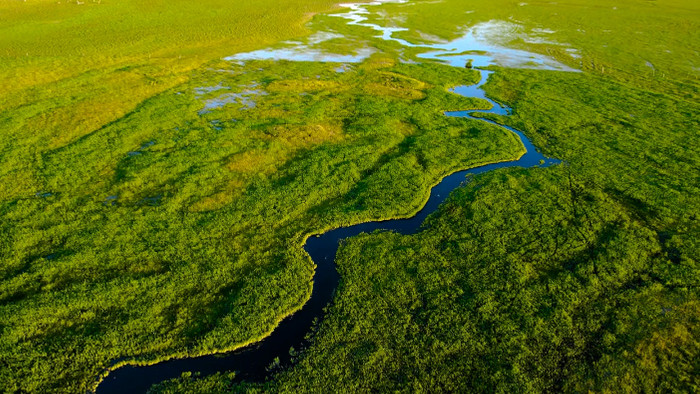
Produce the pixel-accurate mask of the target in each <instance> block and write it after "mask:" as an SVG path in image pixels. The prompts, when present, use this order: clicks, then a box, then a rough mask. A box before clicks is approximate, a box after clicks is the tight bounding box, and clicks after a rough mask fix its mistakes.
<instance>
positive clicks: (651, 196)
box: [155, 1, 700, 393]
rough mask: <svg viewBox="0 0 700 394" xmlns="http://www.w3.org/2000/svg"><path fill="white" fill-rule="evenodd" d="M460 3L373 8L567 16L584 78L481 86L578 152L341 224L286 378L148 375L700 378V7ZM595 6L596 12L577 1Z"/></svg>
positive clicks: (649, 383)
mask: <svg viewBox="0 0 700 394" xmlns="http://www.w3.org/2000/svg"><path fill="white" fill-rule="evenodd" d="M457 3H458V2H450V1H446V2H442V3H439V4H434V5H433V4H428V2H426V3H419V4H418V5H417V6H416V7H422V9H421V10H420V12H408V11H407V9H408V7H407V6H405V5H394V6H391V5H388V6H386V7H385V9H391V8H392V7H393V8H394V12H393V13H392V12H391V11H389V12H385V13H378V14H377V15H380V16H379V17H377V20H384V21H385V22H386V23H391V21H392V20H395V19H394V18H395V17H396V16H397V15H399V16H401V15H403V16H405V19H404V20H406V21H408V22H404V23H409V24H413V23H415V26H420V28H421V29H423V33H430V34H437V35H443V36H445V35H449V34H451V33H445V34H441V31H442V32H446V31H447V32H449V31H450V30H449V29H450V27H449V20H450V18H452V17H454V16H455V15H458V16H457V17H454V18H455V19H459V20H463V19H461V18H460V17H459V15H462V13H457V12H445V9H446V8H447V7H448V6H452V7H460V6H461V7H464V8H468V9H469V10H473V9H477V12H475V13H473V14H468V15H469V17H471V18H474V19H473V20H472V22H474V23H475V22H478V21H480V20H488V19H490V18H492V17H496V15H495V14H497V13H500V15H504V14H505V15H507V14H509V13H511V14H515V15H516V18H517V20H518V21H522V23H523V25H524V26H525V27H526V28H525V30H527V28H530V27H532V28H535V27H537V28H542V27H544V28H549V27H556V28H559V29H561V30H557V31H556V33H551V34H552V36H553V38H555V39H562V40H564V39H566V40H565V41H563V42H568V43H570V44H571V45H573V46H574V47H575V48H583V51H582V52H583V53H582V54H583V60H578V59H576V58H569V60H568V61H567V59H566V56H567V55H566V54H565V53H564V52H559V54H560V55H561V56H558V57H559V58H560V60H563V61H567V62H568V63H570V64H572V65H575V64H576V62H579V61H580V62H582V64H584V63H585V64H593V63H595V64H598V65H600V64H604V65H603V66H599V67H596V66H591V67H588V66H584V69H585V70H586V71H587V72H586V73H583V74H569V73H554V72H543V71H528V70H509V69H497V72H496V73H495V74H494V75H493V77H492V78H493V79H492V80H491V81H490V82H489V84H487V85H486V90H487V92H488V93H489V95H490V96H491V97H493V98H495V99H497V100H499V101H502V102H506V103H508V104H509V105H511V106H512V107H513V108H514V110H515V113H514V115H513V116H512V117H504V118H498V117H493V119H494V120H497V121H499V122H503V123H506V124H509V125H512V126H514V127H518V128H520V129H521V130H524V131H525V132H526V134H527V135H528V136H529V137H530V138H531V139H532V141H533V142H534V143H535V145H536V146H538V147H541V148H542V150H543V151H544V152H546V153H547V154H549V155H552V156H554V157H557V158H560V159H563V160H564V161H565V163H566V164H565V165H562V166H555V167H551V168H547V169H530V170H522V169H509V170H501V171H496V172H494V173H489V174H484V175H480V176H478V177H474V178H473V179H470V182H469V183H468V185H467V186H466V187H464V188H462V189H460V190H458V191H457V192H455V193H454V194H453V195H452V196H451V198H450V200H449V201H448V202H447V203H446V204H445V205H444V206H443V207H441V209H440V210H439V212H438V213H436V214H435V215H433V216H432V217H431V218H430V219H429V221H428V223H427V224H426V228H425V229H424V230H423V231H422V232H420V233H418V234H416V235H413V236H400V235H397V234H394V233H390V232H389V233H387V232H381V233H374V234H367V235H364V236H361V237H358V238H356V239H350V240H348V241H347V242H346V243H345V244H344V246H343V247H342V248H341V250H340V252H339V255H338V261H337V263H338V267H339V271H340V273H341V277H342V280H341V285H340V288H339V290H338V293H337V295H336V297H335V301H334V303H333V305H332V306H331V307H330V308H329V310H328V313H327V315H326V317H325V320H324V321H323V322H322V323H321V326H320V328H319V330H318V332H317V333H316V334H315V335H314V337H313V341H312V345H311V346H310V348H308V349H306V350H305V352H303V353H302V354H301V355H300V356H298V359H297V364H296V365H295V366H294V367H292V368H290V369H289V370H287V371H283V372H281V373H279V374H277V375H275V379H274V380H272V381H270V382H268V383H265V384H262V385H251V384H237V385H233V386H232V383H231V379H232V377H231V376H224V375H216V376H213V377H208V378H202V379H191V378H189V377H188V378H184V379H180V380H177V381H173V382H169V383H166V384H163V385H160V386H159V387H158V388H157V389H156V390H155V391H157V392H168V393H170V392H222V391H229V390H231V389H232V388H233V390H234V391H238V390H247V391H253V392H256V391H285V392H319V391H350V392H354V391H363V392H364V391H410V392H414V391H430V392H440V391H443V392H452V391H465V392H473V391H476V392H482V391H484V392H492V391H497V392H513V391H515V392H522V391H527V392H543V391H567V392H570V391H577V392H580V391H589V390H592V391H607V392H693V391H697V390H698V389H699V387H700V365H699V364H698V361H697V360H698V359H700V341H699V340H698V338H699V337H700V332H699V331H698V329H699V328H700V305H699V304H698V285H699V283H698V278H700V267H698V262H697V256H699V255H700V242H698V239H699V237H698V236H699V235H700V224H699V223H698V216H697V215H698V214H697V213H698V212H700V179H699V178H698V168H700V163H699V161H700V152H698V147H699V146H700V141H698V139H699V138H700V136H698V130H700V105H699V104H698V102H697V97H698V95H697V78H698V76H697V68H696V66H693V64H694V63H695V64H697V63H696V62H697V54H692V48H693V45H697V43H698V36H697V34H695V33H691V34H686V33H683V32H687V31H688V30H686V29H688V28H690V26H695V27H693V28H696V27H697V25H698V23H699V22H700V20H699V19H698V17H697V16H698V11H697V9H696V8H693V7H691V5H690V4H687V3H686V4H664V6H662V5H661V4H657V3H655V2H654V3H652V2H631V1H630V2H619V4H615V5H617V6H619V9H620V10H624V12H619V13H616V14H615V16H613V17H610V18H605V17H601V18H595V17H593V16H594V15H596V14H601V15H602V14H605V13H609V12H610V10H611V9H612V7H613V6H615V5H612V4H610V3H609V2H600V4H592V3H591V2H586V4H583V2H579V3H580V4H573V3H569V4H564V5H562V6H561V7H559V6H558V5H556V4H553V3H552V4H544V3H540V2H535V4H534V6H533V7H529V5H522V6H521V5H517V4H512V6H511V7H502V8H499V7H492V3H493V2H483V3H481V2H476V3H474V4H471V3H470V5H469V7H466V6H464V5H463V3H461V4H457ZM487 3H488V4H487ZM616 3H617V2H616ZM480 4H483V5H481V6H480ZM666 6H667V7H666ZM686 7H691V8H690V9H688V8H686ZM482 8H483V10H484V11H485V12H486V11H488V12H486V16H485V15H479V12H481V11H480V10H482ZM533 9H534V10H537V11H535V12H532V11H531V10H533ZM553 9H556V11H557V12H559V15H560V16H561V17H560V18H557V19H556V20H553V19H547V22H546V23H550V22H551V23H555V24H557V26H549V25H547V24H545V22H544V19H542V14H546V10H550V11H552V10H553ZM582 9H583V10H589V11H590V13H589V14H588V15H584V17H585V16H590V19H588V18H586V19H578V16H575V15H574V14H575V13H576V12H580V11H581V10H582ZM431 10H432V12H433V13H431V12H430V11H431ZM437 13H439V14H440V15H441V16H444V18H442V19H441V20H440V23H435V18H434V17H435V15H436V14H437ZM688 13H690V15H691V18H690V19H687V16H688V15H689V14H688ZM538 14H539V15H538ZM635 18H639V20H638V21H635ZM504 19H505V18H504ZM421 21H422V22H421ZM574 21H575V23H574ZM646 22H649V23H648V25H647V26H643V25H640V24H641V23H646ZM420 23H423V25H420ZM455 23H460V22H458V21H456V22H455ZM595 24H598V25H597V26H596V25H595ZM543 25H544V26H543ZM412 26H413V25H412ZM650 26H655V27H650ZM661 26H663V27H661ZM582 28H583V29H585V31H586V32H587V33H586V34H585V36H584V35H580V36H578V38H577V36H576V33H575V32H576V30H577V29H582ZM441 29H444V30H441ZM608 29H609V31H605V30H608ZM635 29H639V33H637V32H635ZM610 32H614V39H611V40H604V38H603V37H605V36H606V35H607V34H608V33H610ZM400 34H402V35H404V36H406V37H416V38H421V37H422V38H424V37H426V34H423V35H416V34H415V33H414V32H413V31H409V32H405V33H400ZM638 34H641V35H643V36H644V37H645V39H644V40H643V41H637V40H636V39H635V40H631V37H635V36H637V35H638ZM671 37H676V39H670V38H671ZM688 40H690V42H688ZM601 42H605V43H606V44H605V45H601ZM642 43H644V45H641V44H642ZM649 44H653V45H649ZM515 45H517V43H515ZM521 45H524V46H528V45H526V44H523V43H521ZM530 47H532V45H530ZM535 47H536V46H535ZM552 47H555V46H552ZM555 48H556V47H555ZM660 48H663V49H664V51H665V50H668V51H671V52H672V53H674V54H678V56H677V57H674V56H664V55H660V56H659V55H658V50H659V49H660ZM539 50H542V51H545V52H548V53H550V54H554V55H556V54H557V53H558V52H556V51H554V50H552V49H551V48H549V47H548V46H547V45H541V46H540V49H539ZM647 56H649V57H647ZM640 57H641V59H652V57H653V59H654V64H655V65H656V66H657V67H656V68H655V69H651V68H649V67H648V66H647V67H648V68H647V69H644V66H645V65H644V60H640ZM601 62H604V63H601ZM640 64H641V66H642V67H640ZM693 67H695V68H693Z"/></svg>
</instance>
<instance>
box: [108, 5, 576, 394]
mask: <svg viewBox="0 0 700 394" xmlns="http://www.w3.org/2000/svg"><path fill="white" fill-rule="evenodd" d="M399 1H400V0H399ZM378 3H379V2H377V3H370V4H364V5H363V4H347V5H346V7H348V11H347V12H346V13H342V14H335V15H336V16H339V17H342V18H345V19H347V20H348V24H353V25H360V26H366V27H369V28H371V29H374V30H376V31H377V32H379V36H378V37H381V39H383V40H387V41H396V42H398V43H400V44H401V45H403V46H406V47H424V48H426V49H427V50H429V51H430V52H427V53H423V54H421V55H419V57H420V58H424V59H439V60H441V61H444V62H447V63H449V64H451V65H453V66H456V67H464V65H465V64H466V62H467V61H471V64H472V66H473V67H486V66H489V65H494V64H498V65H503V66H510V67H533V68H542V69H550V70H562V71H574V70H571V69H568V68H567V67H566V66H563V65H561V64H559V63H557V62H555V61H553V60H552V59H549V58H546V57H544V56H541V55H536V54H531V53H528V52H524V51H519V50H513V49H508V48H503V47H499V46H495V45H491V44H488V43H486V42H484V41H483V40H480V39H479V37H478V28H479V27H478V26H475V27H473V28H472V29H470V30H468V31H466V33H465V34H464V36H463V37H461V38H460V39H458V40H454V41H451V42H447V43H439V44H432V45H417V44H413V43H410V42H408V41H405V40H402V39H399V38H395V37H394V36H393V35H394V34H395V33H396V32H399V31H403V30H405V29H404V28H396V27H393V28H387V27H382V26H379V25H376V24H372V23H367V15H368V14H369V13H370V7H372V6H374V5H376V4H378ZM482 27H483V26H482ZM319 37H320V38H319ZM324 37H334V35H332V34H325V35H324V34H321V35H318V34H317V35H315V38H313V39H312V40H311V43H312V44H313V43H314V42H315V43H319V42H321V41H322V40H323V39H324ZM319 40H321V41H319ZM372 52H373V50H372V49H371V48H363V49H360V50H359V51H358V52H357V54H356V55H342V56H341V55H338V56H334V55H333V54H329V53H324V52H322V51H319V50H317V49H313V48H304V46H303V45H295V46H294V47H292V48H275V49H267V50H263V51H255V52H250V53H246V54H239V55H235V56H232V57H230V58H229V59H230V60H232V61H246V60H251V59H288V60H297V61H338V62H346V63H347V62H358V61H361V60H363V59H364V58H366V57H367V56H369V55H370V54H371V53H372ZM479 72H480V73H481V80H480V81H479V83H478V84H476V85H471V86H458V87H455V88H454V89H452V91H453V92H454V93H456V94H460V95H462V96H465V97H477V98H481V99H484V100H486V101H488V102H489V103H490V104H491V105H492V108H491V109H488V110H471V111H454V112H445V115H446V116H451V117H460V118H470V119H478V120H479V121H482V122H488V123H491V124H493V125H496V126H498V127H502V128H504V129H506V130H508V131H510V132H512V133H514V134H516V135H517V136H518V137H519V138H520V141H521V142H522V144H523V145H524V147H525V149H526V153H525V154H524V155H522V156H521V157H520V158H519V159H517V160H513V161H508V162H501V163H494V164H488V165H483V166H480V167H476V168H470V169H467V170H463V171H458V172H455V173H453V174H451V175H448V176H446V177H444V178H443V179H442V180H441V181H440V182H439V183H438V184H437V185H435V186H434V187H433V188H432V189H431V191H430V198H429V199H428V201H427V203H426V204H425V205H424V206H423V208H422V209H421V210H420V211H419V212H418V213H417V214H416V215H414V216H413V217H411V218H407V219H394V220H385V221H375V222H367V223H361V224H357V225H354V226H350V227H343V228H338V229H335V230H331V231H328V232H325V233H323V234H320V235H315V236H311V237H309V238H308V239H307V241H306V243H305V245H304V249H305V250H306V252H307V253H308V254H309V256H311V259H312V260H313V261H314V263H316V266H317V267H316V271H315V274H314V284H313V290H312V293H311V297H310V298H309V300H308V301H307V302H306V304H305V305H304V306H303V307H302V308H301V310H299V311H298V312H296V313H294V314H293V315H291V316H288V317H287V318H285V319H284V320H282V322H281V323H280V324H279V325H278V326H277V327H276V328H275V330H274V331H273V332H272V334H271V335H269V336H268V337H266V338H265V339H263V340H262V341H260V342H258V343H255V344H252V345H249V346H247V347H245V348H241V349H239V350H236V351H232V352H229V353H225V354H219V355H208V356H201V357H191V358H182V359H171V360H168V361H163V362H160V363H157V364H153V365H148V366H134V365H126V366H123V367H120V368H118V369H116V370H114V371H111V372H110V373H109V374H108V375H107V376H106V377H105V378H104V380H102V382H101V383H100V385H99V386H98V387H97V392H98V393H125V392H129V393H134V392H145V391H146V390H148V388H149V387H151V386H152V385H153V384H155V383H159V382H162V381H164V380H167V379H172V378H176V377H179V376H180V375H181V374H182V373H183V372H188V371H191V372H194V373H200V374H201V375H209V374H212V373H216V372H223V371H236V372H237V378H239V379H242V380H250V381H260V380H264V379H265V378H266V377H267V376H269V374H270V372H269V370H268V367H269V366H270V365H271V364H272V363H273V362H275V360H278V361H279V363H280V364H281V365H285V364H287V363H289V362H290V360H291V355H290V352H289V349H290V348H294V349H297V350H298V349H302V348H303V347H305V346H306V345H307V340H306V336H307V334H308V333H310V332H311V331H312V329H313V327H314V323H315V322H316V321H318V320H320V319H322V318H323V315H324V308H325V307H326V306H327V305H329V303H330V302H331V301H332V299H333V295H334V292H335V289H336V288H337V287H338V283H339V280H340V277H339V275H338V273H337V271H336V268H335V256H336V252H337V250H338V246H339V244H340V241H341V240H343V239H346V238H349V237H354V236H356V235H358V234H361V233H369V232H372V231H375V230H386V231H395V232H398V233H401V234H413V233H416V232H418V231H420V229H421V224H422V223H423V221H424V220H425V218H426V217H427V216H428V215H429V214H431V213H432V212H434V211H435V210H436V209H437V208H438V207H439V206H440V204H442V202H443V201H445V199H446V198H447V197H448V195H449V193H450V192H451V191H452V190H454V189H456V188H457V187H459V186H460V185H461V184H462V183H463V182H464V181H465V178H466V177H467V176H468V175H476V174H480V173H484V172H488V171H492V170H495V169H499V168H506V167H525V168H528V167H533V166H540V167H544V166H549V165H552V164H556V163H558V162H559V161H558V160H555V159H551V158H548V157H545V156H543V155H542V154H541V153H539V152H538V150H537V148H536V147H535V146H533V144H532V143H531V142H530V140H528V138H527V137H526V136H525V135H524V134H523V133H522V132H520V131H519V130H516V129H514V128H511V127H508V126H504V125H501V124H498V123H496V122H494V121H491V120H488V119H483V118H478V117H474V114H475V113H487V114H496V115H508V114H510V109H509V108H508V107H506V106H503V105H501V104H499V103H497V102H495V101H493V100H491V99H489V98H488V97H487V96H486V95H485V93H484V91H483V90H482V87H483V85H484V84H485V83H486V82H487V81H488V78H489V76H490V75H491V74H492V73H493V71H490V70H483V69H481V70H479Z"/></svg>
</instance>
